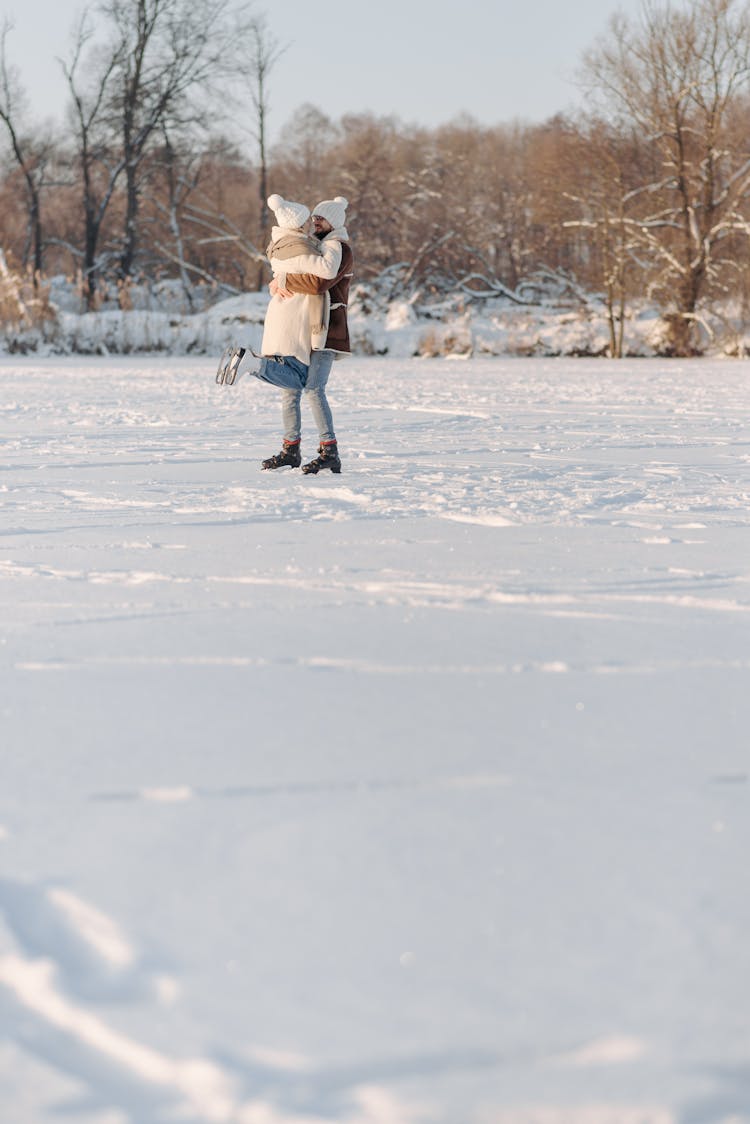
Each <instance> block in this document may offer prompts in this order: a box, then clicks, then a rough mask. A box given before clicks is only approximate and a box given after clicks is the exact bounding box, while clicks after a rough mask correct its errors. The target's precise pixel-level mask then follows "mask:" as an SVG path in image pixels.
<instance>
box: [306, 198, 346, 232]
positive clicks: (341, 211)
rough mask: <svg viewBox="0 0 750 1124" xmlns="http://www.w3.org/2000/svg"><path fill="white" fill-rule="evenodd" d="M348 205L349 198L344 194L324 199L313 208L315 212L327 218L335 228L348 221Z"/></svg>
mask: <svg viewBox="0 0 750 1124" xmlns="http://www.w3.org/2000/svg"><path fill="white" fill-rule="evenodd" d="M348 206H349V202H348V200H347V199H344V196H343V195H337V196H336V198H335V199H324V200H323V202H322V203H318V205H317V207H315V209H314V210H313V214H314V215H319V216H320V218H322V219H325V220H326V222H329V223H330V224H331V226H332V227H333V229H334V230H335V229H336V228H337V227H339V226H343V225H344V223H345V222H346V208H347V207H348Z"/></svg>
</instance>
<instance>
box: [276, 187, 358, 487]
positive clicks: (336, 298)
mask: <svg viewBox="0 0 750 1124" xmlns="http://www.w3.org/2000/svg"><path fill="white" fill-rule="evenodd" d="M346 207H347V201H346V199H344V198H343V197H342V196H340V195H337V196H336V197H335V199H324V200H323V201H322V202H321V203H318V205H317V206H316V207H315V209H314V211H313V215H312V223H313V230H314V234H315V237H316V238H318V239H320V241H321V242H324V241H325V240H326V238H335V239H337V240H338V241H339V242H340V243H341V248H342V254H341V265H340V266H339V270H338V273H337V274H336V276H335V277H334V278H332V279H331V280H327V279H325V278H321V277H316V276H314V275H313V274H311V273H288V274H287V275H286V285H285V288H284V289H283V290H279V288H278V286H277V285H276V283H275V282H273V281H272V282H271V292H272V293H277V292H278V293H279V294H280V295H283V294H284V293H285V292H286V293H289V294H292V293H307V294H317V293H325V292H328V293H329V295H330V301H331V307H330V319H329V322H328V333H327V335H326V339H325V347H324V348H322V349H321V350H318V351H313V352H312V355H311V356H310V367H309V371H308V375H307V380H306V382H305V388H304V393H305V394H306V395H307V397H308V401H309V403H310V408H311V410H312V414H313V419H314V420H315V422H316V424H317V427H318V436H319V442H320V443H319V446H318V456H317V457H316V458H315V459H314V460H312V461H310V462H309V463H308V464H304V465H303V466H302V471H303V472H305V473H316V472H320V471H321V470H322V469H330V471H331V472H335V473H339V472H341V459H340V457H339V453H338V443H337V441H336V434H335V432H334V428H333V417H332V415H331V407H330V405H329V403H328V398H327V396H326V384H327V383H328V376H329V374H330V372H331V367H332V366H333V361H334V359H335V358H336V357H337V356H340V355H348V354H349V353H350V352H351V347H350V344H349V325H348V321H347V315H346V310H347V305H348V303H349V288H350V285H351V280H352V274H353V268H354V255H353V253H352V248H351V245H350V243H349V235H348V233H347V230H346V226H345V225H344V224H345V221H346ZM301 398H302V391H301V390H291V389H289V390H282V404H281V409H282V416H283V419H284V429H285V431H286V432H287V433H292V432H293V433H296V434H299V435H300V436H301V427H302V418H301V409H300V403H301ZM287 444H288V442H287V440H286V438H285V441H284V446H285V449H284V450H282V452H281V453H279V454H277V455H276V456H275V457H269V458H268V460H267V461H264V462H263V467H264V468H280V467H282V464H287V463H290V462H289V461H288V460H287V459H285V456H284V454H285V452H288V453H291V452H292V450H291V449H290V450H288V451H287V450H286V446H287ZM297 446H298V447H299V438H298V441H297ZM297 456H299V454H298V453H297ZM297 464H299V460H297Z"/></svg>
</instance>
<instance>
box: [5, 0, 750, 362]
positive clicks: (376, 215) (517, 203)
mask: <svg viewBox="0 0 750 1124" xmlns="http://www.w3.org/2000/svg"><path fill="white" fill-rule="evenodd" d="M11 41H12V30H11V29H10V28H9V27H8V25H6V26H5V29H4V31H3V37H2V53H1V54H0V124H2V125H4V128H5V134H6V138H5V139H6V151H5V156H4V162H3V165H2V178H1V180H0V201H1V205H0V250H2V249H4V250H5V258H6V260H7V261H8V262H13V263H14V265H15V266H16V267H17V268H19V269H21V270H25V271H27V273H28V276H29V278H30V279H31V283H32V284H36V285H43V283H44V278H45V277H48V276H51V275H54V274H56V273H64V274H67V275H70V276H76V277H77V278H78V280H79V284H80V290H81V294H82V301H83V302H84V303H85V305H86V307H88V308H89V309H95V308H96V307H97V306H98V303H99V302H100V301H101V299H102V294H103V293H104V292H107V291H110V292H111V291H112V290H113V288H114V289H116V291H117V292H118V293H119V294H120V297H121V302H122V303H123V305H124V306H126V304H127V299H128V298H127V294H128V288H129V285H130V284H132V282H133V281H134V280H139V281H141V280H142V279H144V278H146V279H155V278H163V277H170V278H177V279H179V280H180V281H181V283H182V285H183V288H184V293H185V299H186V301H187V302H188V303H190V301H191V300H192V299H193V296H194V294H195V291H196V284H197V283H202V284H204V285H208V286H211V287H213V288H214V289H215V290H216V291H217V292H222V293H226V292H234V291H237V292H239V291H243V290H247V289H254V288H258V287H260V286H262V285H263V284H265V282H266V281H267V279H268V273H267V271H266V266H265V254H264V251H265V244H266V241H267V239H268V236H269V233H270V222H271V216H270V215H269V214H268V211H267V209H266V206H265V199H266V195H267V193H268V191H269V185H271V187H272V190H274V191H279V192H280V193H281V194H283V195H285V196H286V197H288V198H294V199H299V200H303V201H305V202H307V203H308V204H309V205H312V204H314V202H315V201H316V200H317V199H320V198H327V197H331V196H333V195H334V194H343V195H345V196H346V197H347V198H348V199H349V201H350V205H349V210H348V219H349V224H350V227H351V231H352V234H353V236H355V237H356V247H357V265H358V280H359V281H360V282H361V283H362V286H363V288H362V292H363V294H364V295H365V296H364V297H363V299H366V295H367V294H368V293H369V294H370V296H371V299H372V300H381V299H382V300H387V299H392V298H396V297H400V298H405V299H408V300H411V301H413V302H415V303H416V302H419V303H421V304H424V305H431V306H435V305H438V306H439V305H440V303H441V302H445V301H454V302H455V301H457V300H462V301H464V302H481V301H484V300H486V299H488V298H492V297H498V296H503V297H505V298H506V299H508V300H510V301H513V302H516V303H518V304H533V303H535V302H538V301H539V300H540V299H541V297H542V296H543V295H544V294H545V293H549V292H550V291H555V292H556V293H558V294H560V293H563V292H564V293H566V294H567V297H568V299H570V300H573V301H578V302H581V303H585V302H586V301H588V300H591V299H592V295H595V296H596V299H597V300H599V301H603V303H604V306H605V307H606V311H607V317H608V321H609V354H610V355H612V356H617V355H621V354H622V353H623V333H624V325H625V322H626V313H627V310H628V308H629V307H630V306H631V305H632V304H633V303H634V302H649V303H650V304H651V305H653V306H654V307H655V308H657V309H658V310H659V312H660V313H661V316H662V320H663V324H664V341H665V342H664V351H665V353H669V354H674V355H690V354H695V353H696V352H698V351H699V350H700V349H701V347H702V346H703V344H704V342H705V339H706V335H707V333H708V334H710V333H711V332H713V331H715V330H716V325H717V323H720V322H721V319H722V317H734V318H735V319H736V318H740V319H741V320H743V319H744V318H745V316H746V312H747V310H748V304H749V302H750V241H749V240H748V237H747V236H748V234H749V233H750V133H749V131H748V122H749V120H750V13H749V11H748V7H747V6H743V5H742V4H741V3H739V2H738V0H690V2H688V3H685V4H684V5H683V6H682V7H681V8H679V9H677V8H675V7H673V6H671V5H670V4H668V3H667V4H664V3H660V2H657V0H645V2H644V4H643V6H642V9H641V13H640V15H639V17H638V18H637V19H635V20H630V19H628V18H626V17H625V16H623V15H618V16H616V17H615V18H614V19H613V20H612V21H611V23H610V25H609V27H608V30H607V31H606V33H605V34H604V35H603V36H602V37H601V38H600V39H599V40H598V42H596V43H595V44H594V45H593V46H592V47H591V49H590V50H589V51H588V52H587V53H586V55H585V57H584V58H583V59H582V60H581V67H580V80H581V83H582V84H583V85H584V87H585V89H586V95H587V96H586V99H585V109H584V110H583V111H581V112H580V113H578V114H576V115H575V116H572V115H571V116H563V115H559V116H556V117H554V118H552V119H550V120H549V121H547V122H545V123H543V124H533V125H532V124H525V123H523V122H513V123H504V124H498V125H495V126H492V127H486V126H481V125H479V124H478V123H477V122H476V121H474V120H473V119H471V118H468V117H465V118H459V119H456V120H454V121H452V122H450V123H448V124H445V125H443V126H440V127H437V128H425V127H419V126H413V125H406V124H404V123H403V122H401V121H399V120H398V119H394V118H388V117H378V116H375V115H372V114H358V115H352V114H343V115H342V116H341V117H340V118H338V119H335V120H334V119H331V118H329V117H327V116H326V115H325V114H323V113H322V112H321V111H320V110H319V109H317V108H316V107H315V106H314V105H302V106H300V108H299V109H298V110H297V112H296V113H295V114H294V115H293V117H292V119H291V120H290V121H289V122H288V123H287V124H286V125H285V127H284V129H283V130H282V132H281V134H280V136H279V140H278V142H277V143H276V144H274V145H273V146H269V144H268V140H267V121H268V115H269V110H270V107H271V105H272V90H273V77H274V73H276V74H279V75H281V71H282V64H283V57H284V44H282V43H280V42H279V41H278V40H277V39H276V38H275V37H274V35H273V33H272V31H271V30H270V29H269V25H268V23H267V20H266V17H265V16H258V15H257V14H254V11H253V10H252V9H248V8H246V7H239V8H237V7H233V6H232V5H230V3H229V0H190V2H188V0H103V3H102V4H101V5H100V6H99V7H97V8H96V9H95V10H90V11H89V12H88V13H87V14H85V15H84V16H83V17H82V18H81V20H80V23H79V24H78V25H77V28H76V31H75V35H74V37H73V41H72V47H71V50H70V52H69V54H68V56H67V57H66V58H63V59H62V60H61V63H60V65H61V66H62V68H63V73H64V75H65V80H66V87H67V92H68V105H67V114H66V124H65V127H64V128H63V129H62V130H61V131H60V133H59V135H56V136H45V135H44V133H43V131H42V130H41V129H39V128H36V129H35V128H33V127H31V126H28V125H27V124H26V122H25V117H24V114H23V109H22V105H23V98H22V94H23V91H22V90H21V89H20V88H19V85H18V82H17V80H16V78H15V76H14V73H13V68H12V66H11V65H10V64H9V61H8V57H9V54H10V50H9V48H10V44H11ZM276 68H278V69H276ZM240 79H241V80H240ZM238 125H242V126H243V127H244V129H245V136H246V141H243V140H241V139H238V133H237V126H238Z"/></svg>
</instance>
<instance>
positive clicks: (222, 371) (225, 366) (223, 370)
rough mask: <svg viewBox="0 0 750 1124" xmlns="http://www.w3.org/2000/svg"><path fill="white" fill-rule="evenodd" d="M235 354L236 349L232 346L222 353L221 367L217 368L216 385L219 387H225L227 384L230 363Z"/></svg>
mask: <svg viewBox="0 0 750 1124" xmlns="http://www.w3.org/2000/svg"><path fill="white" fill-rule="evenodd" d="M233 353H234V347H233V346H231V345H230V346H229V347H225V348H224V350H223V351H222V353H221V359H220V360H219V366H218V367H217V368H216V383H217V385H218V386H223V385H224V383H225V382H226V379H227V374H228V372H229V363H230V360H231V358H232V355H233Z"/></svg>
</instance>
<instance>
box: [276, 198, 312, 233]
mask: <svg viewBox="0 0 750 1124" xmlns="http://www.w3.org/2000/svg"><path fill="white" fill-rule="evenodd" d="M268 206H269V207H270V208H271V210H272V211H273V213H274V214H275V216H276V225H277V226H283V227H287V228H288V229H289V230H296V229H297V228H298V227H300V226H302V224H303V223H306V222H307V220H308V219H309V218H310V212H309V211H308V209H307V207H306V206H305V204H304V203H292V202H291V201H290V200H289V199H285V198H284V197H283V195H269V196H268Z"/></svg>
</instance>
